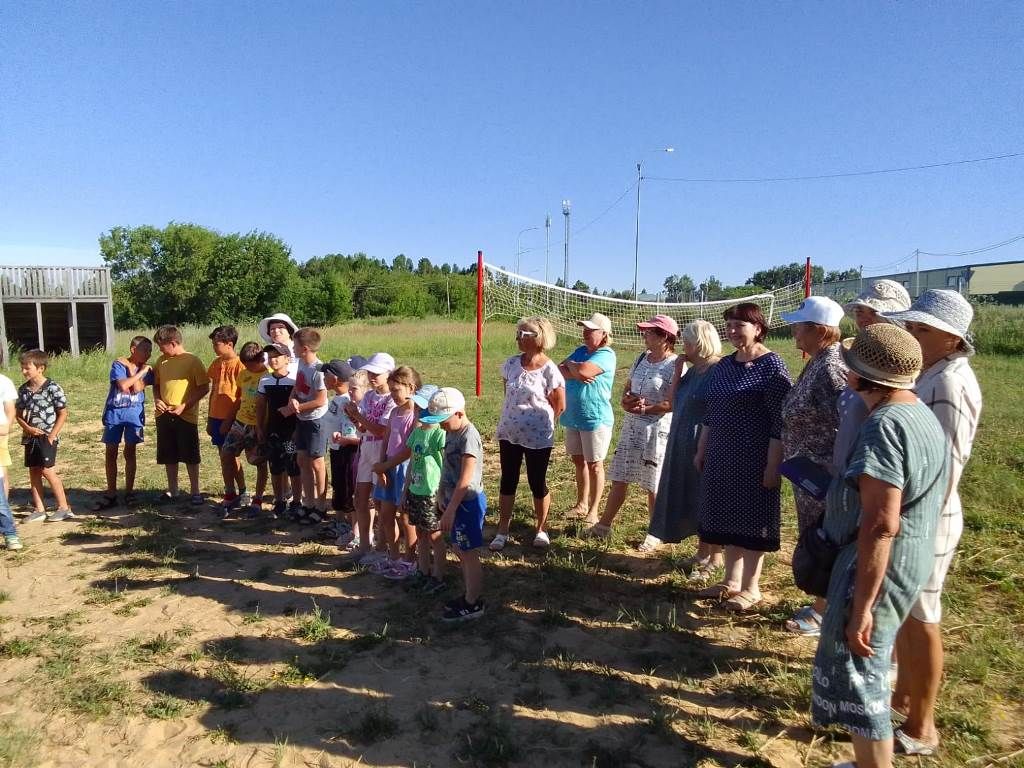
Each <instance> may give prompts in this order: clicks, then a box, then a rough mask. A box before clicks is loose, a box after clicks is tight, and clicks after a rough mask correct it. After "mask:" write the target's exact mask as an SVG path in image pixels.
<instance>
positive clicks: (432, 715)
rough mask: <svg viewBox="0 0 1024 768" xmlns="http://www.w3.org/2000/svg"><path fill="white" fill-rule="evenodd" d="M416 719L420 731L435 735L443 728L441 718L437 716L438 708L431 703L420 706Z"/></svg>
mask: <svg viewBox="0 0 1024 768" xmlns="http://www.w3.org/2000/svg"><path fill="white" fill-rule="evenodd" d="M414 717H415V718H416V724H417V725H418V726H419V728H420V730H421V731H424V732H426V733H434V732H435V731H436V730H437V729H438V728H440V727H441V717H440V715H438V714H437V708H436V707H434V706H433V705H431V704H429V703H425V704H422V705H420V707H419V708H418V709H417V710H416V714H415V715H414Z"/></svg>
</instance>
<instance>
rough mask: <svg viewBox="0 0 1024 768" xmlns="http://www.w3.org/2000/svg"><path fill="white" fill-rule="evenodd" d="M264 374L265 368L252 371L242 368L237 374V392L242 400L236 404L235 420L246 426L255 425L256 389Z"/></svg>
mask: <svg viewBox="0 0 1024 768" xmlns="http://www.w3.org/2000/svg"><path fill="white" fill-rule="evenodd" d="M266 375H267V370H262V371H258V372H257V373H253V372H252V371H250V370H249V369H248V368H242V372H241V373H240V374H238V392H239V395H240V396H241V399H242V402H241V403H240V404H239V406H238V413H237V414H235V421H238V422H241V423H242V424H245V425H246V426H247V427H255V426H256V390H257V389H258V387H259V383H260V379H262V378H263V377H264V376H266Z"/></svg>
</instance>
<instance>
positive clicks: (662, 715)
mask: <svg viewBox="0 0 1024 768" xmlns="http://www.w3.org/2000/svg"><path fill="white" fill-rule="evenodd" d="M678 718H679V710H678V709H677V708H676V707H673V706H671V705H668V704H659V705H658V706H656V707H655V708H654V709H652V710H651V714H650V715H648V716H647V721H646V722H645V724H644V725H645V727H646V728H647V730H648V732H650V733H653V734H655V735H657V736H660V737H661V738H663V739H670V738H672V737H673V736H675V733H676V731H675V728H674V727H673V724H674V723H675V721H676V720H677V719H678Z"/></svg>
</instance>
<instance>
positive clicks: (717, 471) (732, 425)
mask: <svg viewBox="0 0 1024 768" xmlns="http://www.w3.org/2000/svg"><path fill="white" fill-rule="evenodd" d="M725 320H726V335H727V336H728V338H729V341H730V342H731V343H732V345H733V346H734V347H736V352H734V353H733V354H731V355H729V356H727V357H723V358H722V361H721V362H720V363H719V364H718V365H716V366H715V369H714V371H713V372H712V373H711V377H712V378H711V380H710V381H709V382H708V387H707V412H706V416H705V418H704V427H703V429H702V430H701V436H700V441H699V443H698V446H697V456H696V457H695V459H694V463H695V465H696V466H697V468H698V470H699V471H701V472H703V485H702V489H701V502H700V521H699V533H700V540H701V541H702V542H705V543H707V544H719V545H722V546H724V547H725V578H724V579H723V581H722V583H720V584H715V585H713V586H710V587H708V588H707V589H705V590H702V591H701V592H700V594H701V596H703V597H717V598H720V599H724V600H725V601H726V603H725V605H726V607H727V608H729V609H730V610H734V611H746V610H749V609H750V608H752V607H754V606H755V605H757V604H758V603H759V602H760V601H761V587H760V579H761V566H762V564H763V561H764V553H765V552H775V551H777V550H778V549H779V525H780V508H779V507H780V502H779V486H780V476H779V464H780V463H781V460H782V441H781V434H782V400H783V398H784V397H785V396H786V393H787V392H789V390H790V388H791V387H792V380H791V379H790V377H789V372H788V371H787V370H786V364H785V363H784V362H783V361H782V358H781V357H779V356H778V355H777V354H776V353H774V352H772V351H771V350H770V349H768V347H766V346H765V345H764V343H763V340H764V337H765V334H766V333H767V332H768V323H767V321H766V320H765V318H764V315H763V314H762V312H761V309H760V307H758V306H757V304H754V303H750V302H747V303H743V304H738V305H736V306H735V307H731V308H730V309H728V310H726V312H725Z"/></svg>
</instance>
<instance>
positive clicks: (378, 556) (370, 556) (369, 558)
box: [359, 552, 388, 568]
mask: <svg viewBox="0 0 1024 768" xmlns="http://www.w3.org/2000/svg"><path fill="white" fill-rule="evenodd" d="M387 558H388V556H387V555H385V554H384V553H383V552H367V553H366V554H365V555H363V556H362V557H360V558H359V565H361V566H363V567H364V568H369V567H370V566H372V565H373V564H374V563H377V562H380V561H381V560H387Z"/></svg>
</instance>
